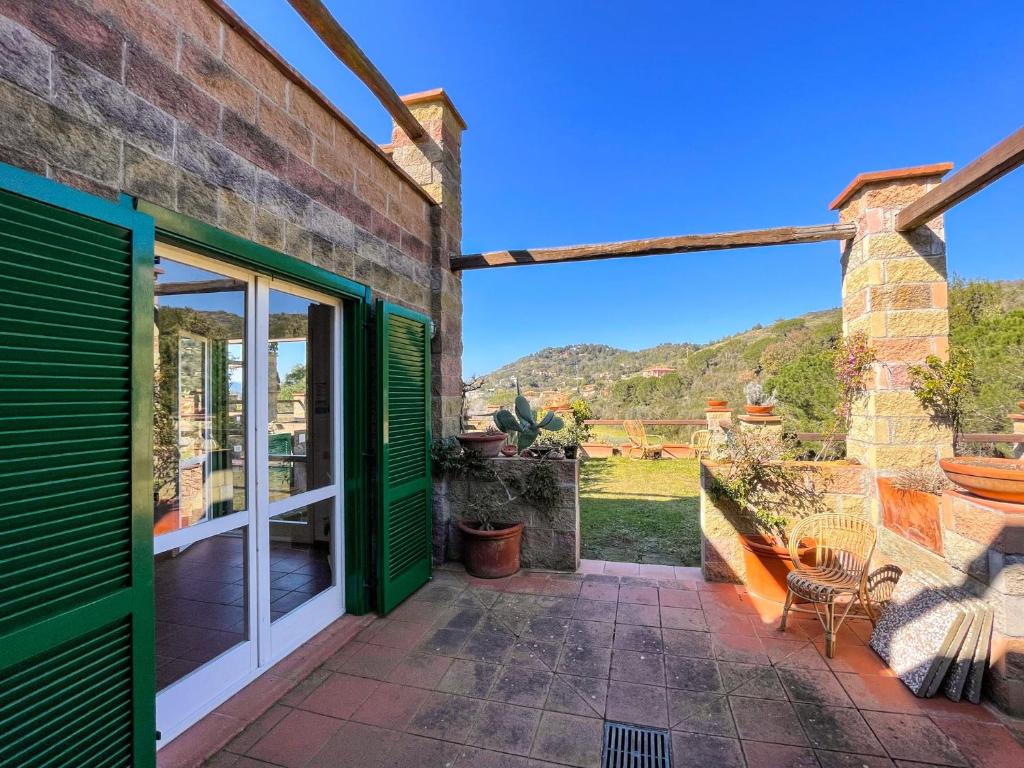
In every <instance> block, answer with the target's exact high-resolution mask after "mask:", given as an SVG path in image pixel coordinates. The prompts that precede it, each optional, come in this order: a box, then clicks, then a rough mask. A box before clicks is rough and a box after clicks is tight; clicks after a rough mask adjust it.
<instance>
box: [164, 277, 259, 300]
mask: <svg viewBox="0 0 1024 768" xmlns="http://www.w3.org/2000/svg"><path fill="white" fill-rule="evenodd" d="M244 290H245V282H244V281H243V280H233V279H231V278H223V279H219V278H218V279H216V280H196V281H194V282H190V283H157V284H156V287H155V292H156V295H157V296H185V295H188V294H190V293H223V292H224V291H244Z"/></svg>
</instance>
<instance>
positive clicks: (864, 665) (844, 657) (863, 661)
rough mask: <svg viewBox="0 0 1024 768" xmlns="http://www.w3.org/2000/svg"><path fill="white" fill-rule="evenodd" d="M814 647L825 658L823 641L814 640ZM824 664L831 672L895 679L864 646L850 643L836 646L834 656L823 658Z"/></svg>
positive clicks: (879, 658) (891, 672) (875, 655)
mask: <svg viewBox="0 0 1024 768" xmlns="http://www.w3.org/2000/svg"><path fill="white" fill-rule="evenodd" d="M814 647H815V649H817V651H818V653H819V654H821V656H822V658H825V641H824V640H816V641H815V642H814ZM825 663H826V664H828V666H829V669H831V670H832V671H833V672H852V673H854V674H858V675H884V676H885V677H895V675H896V673H895V672H893V671H892V670H891V669H889V667H888V666H887V665H886V663H885V662H884V661H883V660H882V657H881V656H879V655H878V654H877V653H875V652H874V651H873V650H871V648H869V647H868V646H866V645H854V644H852V643H845V644H837V645H836V650H835V655H834V656H833V657H832V658H831V659H828V658H825Z"/></svg>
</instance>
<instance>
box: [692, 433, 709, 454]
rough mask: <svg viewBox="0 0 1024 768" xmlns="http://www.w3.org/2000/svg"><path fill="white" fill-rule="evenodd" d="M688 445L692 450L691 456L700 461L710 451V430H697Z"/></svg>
mask: <svg viewBox="0 0 1024 768" xmlns="http://www.w3.org/2000/svg"><path fill="white" fill-rule="evenodd" d="M690 445H691V447H692V448H693V455H694V456H695V457H696V458H697V460H698V461H700V459H701V458H702V457H704V456H707V455H708V453H710V451H711V430H710V429H698V430H697V431H696V432H694V433H693V436H692V437H691V438H690Z"/></svg>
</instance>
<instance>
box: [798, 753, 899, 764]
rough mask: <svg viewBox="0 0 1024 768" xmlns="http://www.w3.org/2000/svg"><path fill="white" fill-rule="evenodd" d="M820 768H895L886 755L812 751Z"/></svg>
mask: <svg viewBox="0 0 1024 768" xmlns="http://www.w3.org/2000/svg"><path fill="white" fill-rule="evenodd" d="M814 754H815V755H816V756H817V758H818V762H819V763H820V764H821V768H895V766H894V763H893V761H892V760H890V759H889V758H888V757H879V756H877V755H851V754H848V753H846V752H826V751H824V750H821V749H817V750H815V751H814Z"/></svg>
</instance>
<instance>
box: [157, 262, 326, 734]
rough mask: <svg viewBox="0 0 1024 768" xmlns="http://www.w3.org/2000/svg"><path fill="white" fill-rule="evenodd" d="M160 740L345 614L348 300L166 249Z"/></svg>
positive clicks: (160, 311)
mask: <svg viewBox="0 0 1024 768" xmlns="http://www.w3.org/2000/svg"><path fill="white" fill-rule="evenodd" d="M157 253H158V264H157V268H156V290H155V315H154V318H155V334H154V335H155V341H154V347H155V349H154V352H155V355H154V357H155V371H154V394H155V398H154V400H155V408H154V423H153V457H154V475H155V484H154V497H153V511H154V515H153V535H154V552H155V558H156V561H155V584H156V627H157V640H156V657H157V690H158V695H157V726H158V729H159V730H160V731H161V735H162V739H163V741H166V740H168V739H170V738H173V737H174V736H175V735H177V733H179V732H180V731H181V730H183V729H184V728H186V727H187V726H188V725H189V724H191V723H192V722H194V721H195V720H196V719H198V718H199V717H201V716H202V715H203V714H205V713H206V712H208V711H209V710H210V709H212V708H213V707H215V706H217V704H219V703H220V702H221V701H223V700H224V699H225V698H227V697H228V696H229V695H231V694H232V693H233V692H234V691H236V690H237V689H238V688H240V687H241V686H243V685H244V684H245V683H247V682H248V681H249V680H251V679H252V678H253V677H255V676H256V675H258V674H259V673H260V672H261V671H263V670H264V669H265V668H267V667H268V666H270V665H271V664H273V663H274V662H276V661H277V660H279V659H280V658H281V657H282V656H284V655H285V654H287V653H288V652H289V651H291V650H292V649H293V648H294V647H295V646H297V645H298V644H299V643H301V642H303V641H304V640H306V639H308V638H309V637H310V636H312V635H313V634H315V633H316V632H317V631H319V630H320V629H322V628H323V627H324V626H326V625H327V624H328V623H330V622H331V621H333V620H334V619H336V618H337V617H338V616H340V615H341V614H342V613H343V612H344V589H343V584H342V574H343V573H344V569H343V567H342V562H341V557H342V552H343V548H342V546H341V543H342V539H343V536H342V530H341V521H342V519H343V515H342V512H343V510H342V501H343V497H342V493H341V486H342V484H341V482H340V478H341V477H342V466H343V464H342V461H343V457H342V451H341V446H342V441H341V435H342V433H343V424H342V420H341V391H340V390H341V386H340V383H341V381H342V375H341V362H340V361H341V349H340V339H341V322H342V320H341V317H342V312H341V305H340V303H339V302H338V301H337V300H336V299H334V298H332V297H330V296H326V295H321V294H317V293H315V292H311V291H308V290H305V289H303V288H300V287H297V286H293V285H289V284H285V283H281V282H279V281H277V280H275V279H273V278H271V277H267V276H263V275H256V274H253V273H249V272H247V271H245V270H240V269H236V268H234V267H231V266H229V265H226V264H223V263H220V262H218V261H214V260H211V259H207V258H204V257H200V256H197V255H194V254H191V253H188V252H185V251H182V250H180V249H177V248H172V247H169V246H163V245H160V246H158V248H157Z"/></svg>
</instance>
